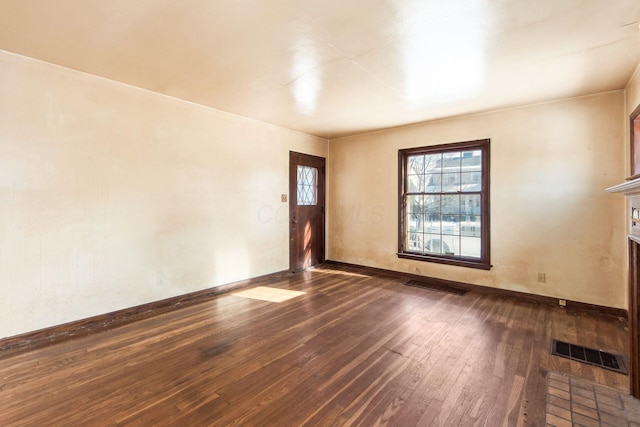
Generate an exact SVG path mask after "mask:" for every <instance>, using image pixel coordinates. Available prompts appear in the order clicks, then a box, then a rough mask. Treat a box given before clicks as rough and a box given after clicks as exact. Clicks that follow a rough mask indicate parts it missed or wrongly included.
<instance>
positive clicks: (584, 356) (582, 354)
mask: <svg viewBox="0 0 640 427" xmlns="http://www.w3.org/2000/svg"><path fill="white" fill-rule="evenodd" d="M551 354H555V355H556V356H561V357H566V358H567V359H571V360H577V361H578V362H583V363H589V364H591V365H596V366H600V367H602V368H605V369H609V370H611V371H615V372H620V373H621V374H626V375H628V372H627V369H626V368H625V366H624V362H623V360H622V356H621V355H619V354H613V353H608V352H606V351H602V350H594V349H592V348H587V347H583V346H581V345H577V344H570V343H568V342H564V341H558V340H551Z"/></svg>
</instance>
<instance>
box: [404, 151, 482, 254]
mask: <svg viewBox="0 0 640 427" xmlns="http://www.w3.org/2000/svg"><path fill="white" fill-rule="evenodd" d="M402 151H403V150H401V153H402ZM404 151H405V155H404V157H403V162H404V176H403V177H402V179H403V182H402V188H403V192H404V193H403V194H402V195H401V198H402V204H403V206H404V210H403V212H402V214H403V215H404V216H405V218H404V221H403V224H404V227H403V230H402V232H401V233H402V235H403V239H404V240H405V241H404V242H403V247H402V248H401V249H402V250H401V251H400V252H405V253H412V254H417V255H428V256H440V257H448V258H454V259H455V258H465V259H477V260H480V259H481V258H483V253H482V251H483V235H482V231H483V217H482V215H483V214H482V212H483V209H482V205H483V203H485V202H484V201H483V190H485V189H483V170H482V168H483V164H484V163H483V149H482V147H479V148H477V147H469V148H461V149H460V150H452V149H451V147H450V146H449V147H448V148H447V149H444V150H441V151H438V150H437V149H436V148H433V147H425V148H424V149H414V150H404Z"/></svg>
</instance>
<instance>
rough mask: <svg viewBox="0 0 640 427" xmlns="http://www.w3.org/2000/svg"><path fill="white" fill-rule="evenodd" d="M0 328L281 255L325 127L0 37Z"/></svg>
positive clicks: (240, 270)
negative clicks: (256, 115)
mask: <svg viewBox="0 0 640 427" xmlns="http://www.w3.org/2000/svg"><path fill="white" fill-rule="evenodd" d="M0 94H2V96H0V338H1V337H7V336H11V335H15V334H19V333H23V332H26V331H31V330H35V329H39V328H43V327H47V326H51V325H56V324H60V323H64V322H68V321H72V320H76V319H80V318H84V317H88V316H93V315H97V314H100V313H105V312H109V311H113V310H117V309H121V308H125V307H130V306H134V305H137V304H141V303H145V302H149V301H154V300H159V299H162V298H167V297H171V296H174V295H179V294H184V293H187V292H190V291H195V290H200V289H203V288H208V287H211V286H216V285H220V284H224V283H228V282H232V281H235V280H240V279H245V278H249V277H254V276H258V275H262V274H266V273H272V272H275V271H280V270H284V269H287V268H288V265H289V258H288V257H289V255H288V254H289V249H288V210H287V205H286V203H281V202H280V194H282V193H288V161H289V150H294V151H300V152H306V153H309V154H314V155H320V156H326V154H327V142H326V141H325V140H322V139H319V138H315V137H311V136H308V135H304V134H301V133H297V132H293V131H289V130H285V129H282V128H278V127H275V126H271V125H266V124H263V123H259V122H256V121H252V120H248V119H244V118H241V117H238V116H234V115H231V114H227V113H222V112H219V111H215V110H212V109H208V108H204V107H200V106H197V105H194V104H190V103H187V102H183V101H180V100H176V99H172V98H168V97H165V96H161V95H157V94H154V93H151V92H147V91H144V90H140V89H136V88H133V87H130V86H126V85H122V84H119V83H115V82H112V81H108V80H105V79H101V78H97V77H93V76H90V75H86V74H82V73H79V72H75V71H72V70H68V69H64V68H60V67H56V66H54V65H50V64H46V63H42V62H38V61H35V60H31V59H28V58H23V57H19V56H16V55H13V54H9V53H6V52H2V51H0Z"/></svg>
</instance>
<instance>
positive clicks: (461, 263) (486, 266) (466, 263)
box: [397, 252, 492, 270]
mask: <svg viewBox="0 0 640 427" xmlns="http://www.w3.org/2000/svg"><path fill="white" fill-rule="evenodd" d="M397 255H398V258H404V259H412V260H415V261H426V262H435V263H438V264H448V265H455V266H457V267H467V268H477V269H479V270H491V267H492V266H491V264H490V263H488V262H483V261H475V260H469V259H461V258H457V259H454V258H444V257H437V256H430V255H422V254H415V253H410V252H400V253H398V254H397Z"/></svg>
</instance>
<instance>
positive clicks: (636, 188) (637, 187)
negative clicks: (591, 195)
mask: <svg viewBox="0 0 640 427" xmlns="http://www.w3.org/2000/svg"><path fill="white" fill-rule="evenodd" d="M605 191H606V192H607V193H620V194H623V195H625V196H627V197H628V196H636V195H640V178H636V179H632V180H631V181H626V182H623V183H622V184H618V185H614V186H613V187H609V188H607V189H606V190H605Z"/></svg>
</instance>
